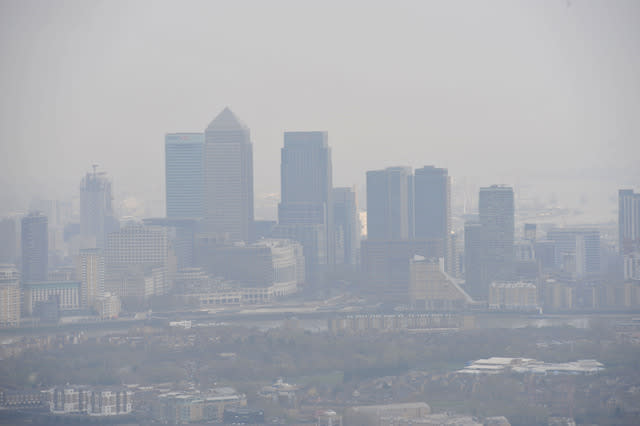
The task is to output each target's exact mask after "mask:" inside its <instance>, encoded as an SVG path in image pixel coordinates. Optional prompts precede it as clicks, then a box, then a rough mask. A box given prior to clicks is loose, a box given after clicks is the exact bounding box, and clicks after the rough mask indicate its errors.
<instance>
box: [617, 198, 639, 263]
mask: <svg viewBox="0 0 640 426" xmlns="http://www.w3.org/2000/svg"><path fill="white" fill-rule="evenodd" d="M618 236H619V247H620V254H622V255H625V254H628V253H631V252H633V251H637V250H640V193H638V194H636V193H634V192H633V190H632V189H621V190H620V191H619V192H618Z"/></svg>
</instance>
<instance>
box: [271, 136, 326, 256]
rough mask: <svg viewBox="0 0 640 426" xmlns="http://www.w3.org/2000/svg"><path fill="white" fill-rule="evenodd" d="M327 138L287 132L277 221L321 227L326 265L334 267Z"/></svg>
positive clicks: (283, 152) (290, 224) (282, 151)
mask: <svg viewBox="0 0 640 426" xmlns="http://www.w3.org/2000/svg"><path fill="white" fill-rule="evenodd" d="M327 139H328V137H327V132H285V134H284V147H283V148H282V150H281V165H280V179H281V202H280V204H279V205H278V222H279V225H282V226H292V225H293V226H298V227H300V226H306V225H311V226H315V225H321V226H322V227H323V232H324V234H325V236H324V240H325V241H326V244H325V245H324V247H323V249H324V250H325V253H323V254H322V257H323V258H324V259H326V262H325V263H328V264H333V263H334V239H333V208H332V203H331V195H332V186H333V180H332V167H331V148H330V147H329V145H328V141H327ZM301 243H302V244H303V245H304V242H302V241H301ZM305 260H306V262H307V264H308V265H309V264H311V263H315V260H314V259H305ZM316 260H317V259H316Z"/></svg>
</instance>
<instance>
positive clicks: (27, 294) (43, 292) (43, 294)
mask: <svg viewBox="0 0 640 426" xmlns="http://www.w3.org/2000/svg"><path fill="white" fill-rule="evenodd" d="M80 288H81V283H80V282H79V281H43V282H34V283H27V284H25V285H24V309H25V312H26V314H27V315H32V314H33V312H34V308H35V307H36V305H37V303H38V302H47V301H48V300H49V298H50V297H57V298H58V308H59V309H60V310H61V311H72V310H76V309H80V293H81V290H80Z"/></svg>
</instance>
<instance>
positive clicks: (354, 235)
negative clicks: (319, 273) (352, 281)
mask: <svg viewBox="0 0 640 426" xmlns="http://www.w3.org/2000/svg"><path fill="white" fill-rule="evenodd" d="M332 199H333V222H334V239H335V247H336V248H335V257H336V264H343V265H356V264H358V252H359V251H360V218H359V215H358V200H357V197H356V190H355V188H333V193H332Z"/></svg>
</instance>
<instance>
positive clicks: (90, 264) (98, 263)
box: [76, 249, 104, 307]
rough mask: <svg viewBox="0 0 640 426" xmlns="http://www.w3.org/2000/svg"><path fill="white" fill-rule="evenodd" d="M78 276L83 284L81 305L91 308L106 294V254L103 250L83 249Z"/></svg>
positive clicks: (78, 263) (78, 262) (79, 257)
mask: <svg viewBox="0 0 640 426" xmlns="http://www.w3.org/2000/svg"><path fill="white" fill-rule="evenodd" d="M76 265H77V271H76V276H77V277H78V279H80V282H82V292H81V305H82V307H91V306H93V305H94V303H95V302H96V300H97V299H98V298H99V297H101V296H102V295H103V294H104V254H103V251H102V250H101V249H81V250H80V253H79V254H78V257H77V261H76Z"/></svg>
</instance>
